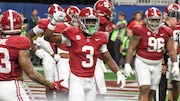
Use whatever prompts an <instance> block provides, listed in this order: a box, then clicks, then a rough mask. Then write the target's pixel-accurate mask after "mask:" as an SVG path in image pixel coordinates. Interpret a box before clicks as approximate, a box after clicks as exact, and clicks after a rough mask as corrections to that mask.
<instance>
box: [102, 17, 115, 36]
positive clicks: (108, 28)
mask: <svg viewBox="0 0 180 101" xmlns="http://www.w3.org/2000/svg"><path fill="white" fill-rule="evenodd" d="M99 19H100V26H99V31H103V32H108V33H111V32H112V22H111V21H109V20H107V19H106V18H105V17H102V16H100V17H99Z"/></svg>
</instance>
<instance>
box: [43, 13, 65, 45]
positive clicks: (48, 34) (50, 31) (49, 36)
mask: <svg viewBox="0 0 180 101" xmlns="http://www.w3.org/2000/svg"><path fill="white" fill-rule="evenodd" d="M53 17H54V18H53V19H52V20H51V22H50V23H49V24H48V26H47V29H46V31H45V35H44V39H45V40H47V41H49V42H53V43H61V41H62V40H63V39H62V37H61V35H59V34H58V35H57V34H56V33H54V30H55V28H56V27H60V26H56V24H57V22H62V21H64V19H65V17H66V14H65V13H64V12H62V11H59V12H55V13H54V14H53ZM55 34H56V35H55Z"/></svg>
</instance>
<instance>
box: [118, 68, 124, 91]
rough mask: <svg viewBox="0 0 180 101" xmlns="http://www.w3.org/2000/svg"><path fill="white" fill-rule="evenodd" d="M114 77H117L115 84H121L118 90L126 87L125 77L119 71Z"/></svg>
mask: <svg viewBox="0 0 180 101" xmlns="http://www.w3.org/2000/svg"><path fill="white" fill-rule="evenodd" d="M116 75H117V84H119V83H120V82H121V86H120V89H122V88H124V86H125V85H126V77H125V76H124V75H123V74H122V73H121V72H120V71H117V73H116Z"/></svg>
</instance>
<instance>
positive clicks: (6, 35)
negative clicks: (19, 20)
mask: <svg viewBox="0 0 180 101" xmlns="http://www.w3.org/2000/svg"><path fill="white" fill-rule="evenodd" d="M20 34H21V33H16V34H7V33H3V32H2V37H3V38H8V37H10V36H13V35H20Z"/></svg>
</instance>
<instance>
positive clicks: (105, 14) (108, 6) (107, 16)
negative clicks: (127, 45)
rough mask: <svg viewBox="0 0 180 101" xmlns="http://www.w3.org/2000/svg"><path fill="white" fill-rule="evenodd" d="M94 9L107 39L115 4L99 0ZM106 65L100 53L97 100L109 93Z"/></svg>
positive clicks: (97, 73)
mask: <svg viewBox="0 0 180 101" xmlns="http://www.w3.org/2000/svg"><path fill="white" fill-rule="evenodd" d="M94 10H96V12H97V15H98V17H99V19H100V26H99V31H103V32H105V34H106V35H107V39H108V38H109V34H110V33H111V32H112V20H113V19H112V18H113V16H114V5H113V4H112V2H111V1H109V0H98V1H97V2H96V3H95V4H94ZM106 71H107V70H106V67H105V65H104V61H103V58H102V56H101V54H99V56H98V59H97V63H96V68H95V76H94V78H95V81H96V86H97V87H96V88H97V89H96V91H97V96H96V98H97V101H103V100H104V97H105V94H106V93H107V88H106V83H105V78H104V72H106Z"/></svg>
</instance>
